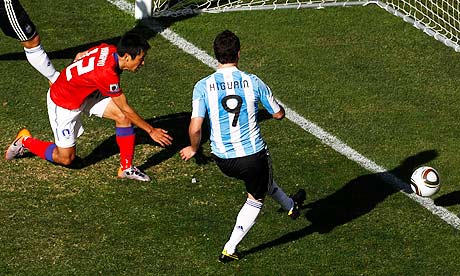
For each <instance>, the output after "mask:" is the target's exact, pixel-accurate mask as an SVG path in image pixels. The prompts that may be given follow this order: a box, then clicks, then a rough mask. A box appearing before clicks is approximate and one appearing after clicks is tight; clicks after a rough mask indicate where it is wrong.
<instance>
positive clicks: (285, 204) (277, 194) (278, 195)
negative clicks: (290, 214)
mask: <svg viewBox="0 0 460 276" xmlns="http://www.w3.org/2000/svg"><path fill="white" fill-rule="evenodd" d="M268 195H269V196H270V197H271V198H273V199H274V200H275V201H276V202H278V203H279V204H280V205H281V208H283V209H284V210H286V211H289V210H291V209H292V207H294V200H292V198H290V197H288V196H287V195H286V193H285V192H284V191H283V190H282V189H281V188H280V187H279V186H278V184H276V182H275V180H273V183H272V186H271V187H270V190H269V191H268Z"/></svg>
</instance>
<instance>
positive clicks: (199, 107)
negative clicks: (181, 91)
mask: <svg viewBox="0 0 460 276" xmlns="http://www.w3.org/2000/svg"><path fill="white" fill-rule="evenodd" d="M205 91H206V88H205V83H204V82H203V81H200V82H198V83H197V84H196V85H195V87H194V88H193V96H192V118H196V117H201V118H204V117H206V101H205V96H206V95H205Z"/></svg>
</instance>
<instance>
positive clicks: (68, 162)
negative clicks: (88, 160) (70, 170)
mask: <svg viewBox="0 0 460 276" xmlns="http://www.w3.org/2000/svg"><path fill="white" fill-rule="evenodd" d="M73 160H75V156H68V157H59V158H58V160H54V161H55V162H56V163H59V164H61V165H64V166H69V165H71V164H72V162H73Z"/></svg>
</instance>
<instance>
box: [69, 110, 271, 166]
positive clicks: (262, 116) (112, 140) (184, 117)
mask: <svg viewBox="0 0 460 276" xmlns="http://www.w3.org/2000/svg"><path fill="white" fill-rule="evenodd" d="M190 117H191V113H190V112H180V113H176V114H171V115H166V116H161V117H158V118H152V119H147V120H146V121H147V122H148V123H149V124H151V125H152V126H154V127H158V128H162V129H164V130H167V131H168V134H169V135H171V136H172V138H173V143H172V145H171V146H167V147H165V148H162V150H161V151H160V152H158V153H156V154H154V155H152V156H151V157H149V158H148V160H147V161H146V162H145V163H143V164H142V165H140V166H137V167H138V168H139V169H140V170H146V169H148V168H150V167H153V166H155V165H158V164H160V163H161V162H163V161H165V160H167V159H169V158H171V157H172V156H173V155H174V154H176V153H177V152H178V151H180V150H181V149H182V148H184V147H186V146H188V145H190V140H189V136H188V126H189V124H190ZM257 118H258V121H259V122H262V121H265V120H268V119H270V118H271V115H270V114H269V113H268V112H267V111H266V110H265V109H261V110H259V113H258V117H257ZM135 133H136V145H140V144H148V145H153V146H158V147H160V145H159V144H157V143H156V142H154V141H153V140H152V138H151V137H150V136H149V135H148V134H147V133H146V132H145V131H143V130H142V129H139V128H135ZM208 141H209V122H208V120H205V121H204V123H203V128H202V138H201V144H204V143H207V142H208ZM117 154H119V148H118V146H117V142H116V136H115V135H112V136H110V137H109V138H107V139H105V140H104V141H103V142H102V143H101V144H99V145H98V146H97V147H96V148H95V149H94V150H93V151H92V152H91V153H90V154H89V155H88V156H86V157H83V158H81V157H77V158H76V159H75V161H74V162H73V164H72V165H70V166H68V168H71V169H83V168H86V167H88V166H91V165H94V164H96V163H98V162H100V161H102V160H104V159H107V158H109V157H111V156H113V155H117ZM194 160H195V161H196V162H197V163H198V164H207V163H209V162H212V158H211V157H210V156H207V155H205V154H203V151H202V148H201V147H200V150H199V152H198V153H197V154H196V155H195V156H194Z"/></svg>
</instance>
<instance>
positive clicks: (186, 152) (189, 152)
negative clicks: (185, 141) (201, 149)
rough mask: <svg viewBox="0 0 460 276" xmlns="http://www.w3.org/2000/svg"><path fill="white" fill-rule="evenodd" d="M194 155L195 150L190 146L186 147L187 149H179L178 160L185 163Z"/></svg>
mask: <svg viewBox="0 0 460 276" xmlns="http://www.w3.org/2000/svg"><path fill="white" fill-rule="evenodd" d="M195 154H196V150H194V149H193V147H192V146H188V147H185V148H183V149H181V151H180V158H182V160H184V161H187V160H190V158H192V157H193V156H195Z"/></svg>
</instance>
